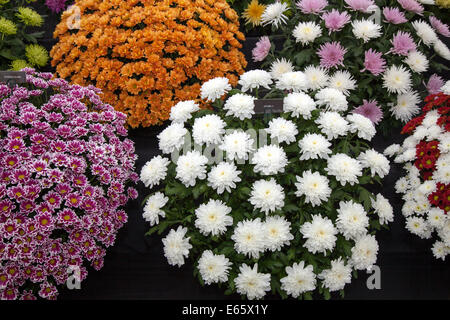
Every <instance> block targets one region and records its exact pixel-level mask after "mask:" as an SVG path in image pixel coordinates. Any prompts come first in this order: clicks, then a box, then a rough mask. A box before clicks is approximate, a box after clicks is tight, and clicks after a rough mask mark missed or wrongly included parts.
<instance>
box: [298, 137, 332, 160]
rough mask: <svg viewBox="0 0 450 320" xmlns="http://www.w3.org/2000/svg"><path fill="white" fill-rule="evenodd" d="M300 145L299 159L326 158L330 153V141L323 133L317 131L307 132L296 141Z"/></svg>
mask: <svg viewBox="0 0 450 320" xmlns="http://www.w3.org/2000/svg"><path fill="white" fill-rule="evenodd" d="M298 146H299V147H300V153H301V156H300V160H309V159H318V158H322V159H328V154H330V153H331V149H330V147H331V143H330V141H328V140H327V139H326V138H325V137H324V136H323V135H321V134H317V133H307V134H306V135H305V136H304V137H303V138H302V139H301V140H299V142H298Z"/></svg>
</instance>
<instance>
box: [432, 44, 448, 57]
mask: <svg viewBox="0 0 450 320" xmlns="http://www.w3.org/2000/svg"><path fill="white" fill-rule="evenodd" d="M433 48H434V51H436V53H437V54H438V55H439V56H441V57H442V58H444V59H445V60H450V49H449V48H448V47H447V46H446V45H445V43H443V42H442V41H441V40H439V39H437V40H436V42H435V43H434V46H433Z"/></svg>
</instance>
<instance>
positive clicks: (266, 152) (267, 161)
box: [252, 145, 288, 176]
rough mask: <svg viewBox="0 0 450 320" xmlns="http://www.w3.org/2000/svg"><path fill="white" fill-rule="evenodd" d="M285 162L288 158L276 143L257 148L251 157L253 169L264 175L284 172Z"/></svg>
mask: <svg viewBox="0 0 450 320" xmlns="http://www.w3.org/2000/svg"><path fill="white" fill-rule="evenodd" d="M287 163H288V160H287V157H286V153H285V152H284V150H283V148H281V147H279V146H276V145H268V146H263V147H261V148H259V149H258V150H257V151H256V152H255V154H254V155H253V158H252V164H254V165H255V167H254V168H253V171H255V172H260V173H261V174H262V175H266V176H268V175H273V174H277V173H280V172H284V167H286V165H287Z"/></svg>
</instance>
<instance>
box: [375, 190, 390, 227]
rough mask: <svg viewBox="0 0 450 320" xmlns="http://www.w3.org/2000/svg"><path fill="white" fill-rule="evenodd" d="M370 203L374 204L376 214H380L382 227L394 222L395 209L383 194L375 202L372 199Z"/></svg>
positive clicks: (378, 195)
mask: <svg viewBox="0 0 450 320" xmlns="http://www.w3.org/2000/svg"><path fill="white" fill-rule="evenodd" d="M370 201H371V202H372V207H373V209H374V210H375V212H376V214H378V217H379V221H380V224H381V225H383V224H388V223H389V222H392V221H394V209H393V208H392V206H391V204H390V203H389V200H388V199H386V198H385V197H383V196H382V195H381V194H377V197H376V198H375V200H374V199H370Z"/></svg>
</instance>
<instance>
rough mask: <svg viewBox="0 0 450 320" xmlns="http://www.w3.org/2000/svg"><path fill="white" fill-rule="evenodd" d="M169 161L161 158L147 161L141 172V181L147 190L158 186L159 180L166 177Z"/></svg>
mask: <svg viewBox="0 0 450 320" xmlns="http://www.w3.org/2000/svg"><path fill="white" fill-rule="evenodd" d="M169 163H170V161H169V160H168V159H167V158H163V157H161V156H156V157H153V159H152V160H150V161H148V162H147V163H146V164H145V165H144V166H143V167H142V170H141V175H140V178H141V181H142V182H143V183H144V185H145V186H146V187H147V188H153V186H156V185H158V184H159V183H160V182H161V180H164V179H165V178H166V175H167V166H168V165H169Z"/></svg>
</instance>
